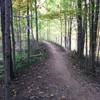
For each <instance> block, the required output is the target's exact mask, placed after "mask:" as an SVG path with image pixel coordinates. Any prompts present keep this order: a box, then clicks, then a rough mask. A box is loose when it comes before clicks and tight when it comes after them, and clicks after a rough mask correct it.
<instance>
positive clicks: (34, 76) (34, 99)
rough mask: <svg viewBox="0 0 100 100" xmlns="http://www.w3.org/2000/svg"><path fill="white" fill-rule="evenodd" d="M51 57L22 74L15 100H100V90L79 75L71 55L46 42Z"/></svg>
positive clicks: (17, 82)
mask: <svg viewBox="0 0 100 100" xmlns="http://www.w3.org/2000/svg"><path fill="white" fill-rule="evenodd" d="M45 45H46V48H47V50H48V54H49V57H48V58H47V59H45V60H44V61H42V62H41V63H39V64H38V65H36V66H32V67H31V68H29V69H28V70H26V71H25V72H24V73H22V74H19V75H18V76H17V78H16V80H15V81H14V83H13V86H12V88H13V91H12V95H13V97H12V100H100V88H99V85H98V84H96V83H95V82H92V81H91V80H90V79H89V78H88V77H86V76H84V75H83V74H81V72H77V70H76V69H75V66H74V65H73V64H72V62H71V60H70V56H69V52H68V51H66V50H65V49H63V48H61V47H59V46H57V45H56V44H53V43H50V42H45Z"/></svg>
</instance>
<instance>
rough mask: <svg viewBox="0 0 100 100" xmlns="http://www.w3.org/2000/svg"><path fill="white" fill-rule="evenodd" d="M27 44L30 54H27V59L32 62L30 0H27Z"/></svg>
mask: <svg viewBox="0 0 100 100" xmlns="http://www.w3.org/2000/svg"><path fill="white" fill-rule="evenodd" d="M27 27H28V29H27V36H28V39H27V46H28V55H27V59H28V63H30V17H29V2H28V0H27Z"/></svg>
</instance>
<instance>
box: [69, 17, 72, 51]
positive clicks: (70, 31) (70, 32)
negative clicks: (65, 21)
mask: <svg viewBox="0 0 100 100" xmlns="http://www.w3.org/2000/svg"><path fill="white" fill-rule="evenodd" d="M68 34H69V50H70V51H71V34H72V18H70V29H69V33H68Z"/></svg>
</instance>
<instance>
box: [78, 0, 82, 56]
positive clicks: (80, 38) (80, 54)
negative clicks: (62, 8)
mask: <svg viewBox="0 0 100 100" xmlns="http://www.w3.org/2000/svg"><path fill="white" fill-rule="evenodd" d="M77 14H78V15H77V23H78V36H77V39H78V42H77V51H78V54H79V57H82V56H83V49H84V44H83V30H82V0H78V13H77Z"/></svg>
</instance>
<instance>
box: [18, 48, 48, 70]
mask: <svg viewBox="0 0 100 100" xmlns="http://www.w3.org/2000/svg"><path fill="white" fill-rule="evenodd" d="M46 57H47V53H46V52H45V50H44V49H42V50H41V48H39V49H36V50H34V51H33V50H32V51H31V56H30V63H28V60H27V51H26V53H17V54H16V70H17V71H22V70H24V69H27V68H29V67H30V66H32V65H35V64H38V63H39V62H40V61H41V60H44V59H45V58H46Z"/></svg>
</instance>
